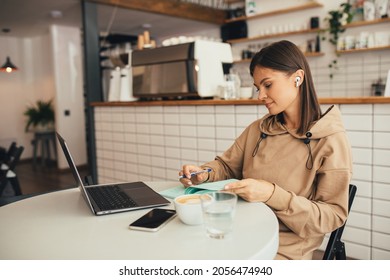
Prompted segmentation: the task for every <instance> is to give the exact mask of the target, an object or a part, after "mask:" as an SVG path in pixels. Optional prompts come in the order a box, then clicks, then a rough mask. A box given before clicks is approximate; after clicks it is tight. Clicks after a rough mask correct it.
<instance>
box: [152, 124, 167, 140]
mask: <svg viewBox="0 0 390 280" xmlns="http://www.w3.org/2000/svg"><path fill="white" fill-rule="evenodd" d="M149 128H150V134H152V135H153V137H154V136H156V135H161V136H162V135H164V126H163V125H161V124H151V125H150V127H149Z"/></svg>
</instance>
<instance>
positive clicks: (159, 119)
mask: <svg viewBox="0 0 390 280" xmlns="http://www.w3.org/2000/svg"><path fill="white" fill-rule="evenodd" d="M163 116H164V115H163V114H158V113H156V114H150V116H149V121H150V123H152V124H163V123H164V117H163Z"/></svg>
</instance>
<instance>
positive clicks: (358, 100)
mask: <svg viewBox="0 0 390 280" xmlns="http://www.w3.org/2000/svg"><path fill="white" fill-rule="evenodd" d="M319 102H320V103H321V104H386V103H388V104H390V97H381V96H378V97H377V96H369V97H326V98H319ZM258 104H262V101H259V100H256V99H238V100H221V99H199V100H162V101H135V102H115V101H114V102H93V103H91V105H92V106H188V105H194V106H202V105H258Z"/></svg>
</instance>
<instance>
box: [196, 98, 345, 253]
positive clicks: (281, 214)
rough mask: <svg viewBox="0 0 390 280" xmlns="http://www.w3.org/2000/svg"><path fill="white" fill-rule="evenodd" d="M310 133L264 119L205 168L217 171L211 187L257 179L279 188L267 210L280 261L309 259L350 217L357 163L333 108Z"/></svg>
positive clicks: (274, 119)
mask: <svg viewBox="0 0 390 280" xmlns="http://www.w3.org/2000/svg"><path fill="white" fill-rule="evenodd" d="M310 133H311V135H310V134H308V133H306V135H303V136H301V135H297V134H296V133H295V131H291V130H288V129H287V128H286V127H285V126H284V125H282V124H281V123H280V122H278V121H277V118H276V116H271V115H265V116H264V117H263V118H261V119H260V120H257V121H255V122H253V123H252V124H250V125H249V126H248V127H247V128H246V129H245V130H244V132H243V133H242V134H241V135H240V136H239V137H238V138H237V139H236V140H235V142H234V144H233V145H232V146H231V147H230V148H229V149H228V150H227V151H225V152H224V153H223V154H222V155H221V156H217V157H216V159H215V160H214V161H212V162H209V163H207V164H204V165H203V167H210V168H212V169H213V171H212V172H211V173H210V178H209V181H218V180H224V179H229V178H237V179H243V178H253V179H263V180H266V181H269V182H271V183H274V184H275V186H276V187H275V191H274V193H273V194H272V196H271V197H270V199H269V200H268V201H267V202H266V204H267V205H268V206H269V207H270V208H271V209H273V211H274V213H275V214H276V216H277V218H278V220H279V249H278V255H277V257H276V258H277V259H310V258H311V257H312V253H313V251H314V250H316V249H318V247H319V246H320V245H321V243H322V241H323V238H324V235H325V234H326V233H329V232H331V231H333V230H334V229H336V228H338V227H340V226H341V225H342V224H343V223H344V222H345V220H346V218H347V215H348V186H349V183H350V179H351V175H352V159H351V149H350V144H349V141H348V139H347V136H346V133H345V129H344V126H343V124H342V121H341V114H340V111H339V109H338V108H337V107H336V106H332V107H331V108H329V110H328V111H327V112H326V113H325V114H324V115H323V116H322V118H321V119H320V120H318V121H317V122H316V123H315V124H314V125H312V127H311V129H310ZM256 146H257V150H256ZM253 215H254V216H255V215H256V213H253ZM259 234H261V232H259Z"/></svg>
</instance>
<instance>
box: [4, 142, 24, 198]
mask: <svg viewBox="0 0 390 280" xmlns="http://www.w3.org/2000/svg"><path fill="white" fill-rule="evenodd" d="M23 151H24V147H23V146H19V147H17V146H16V143H15V145H14V144H11V147H10V149H9V152H8V153H7V158H6V160H4V162H2V163H1V165H0V196H1V195H2V194H3V191H4V189H5V188H6V186H7V185H8V183H10V184H11V186H12V188H13V190H14V192H15V195H21V194H22V191H21V189H20V185H19V180H18V177H17V175H16V173H15V172H14V169H15V166H16V164H17V163H18V162H19V159H20V156H21V155H22V153H23Z"/></svg>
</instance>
